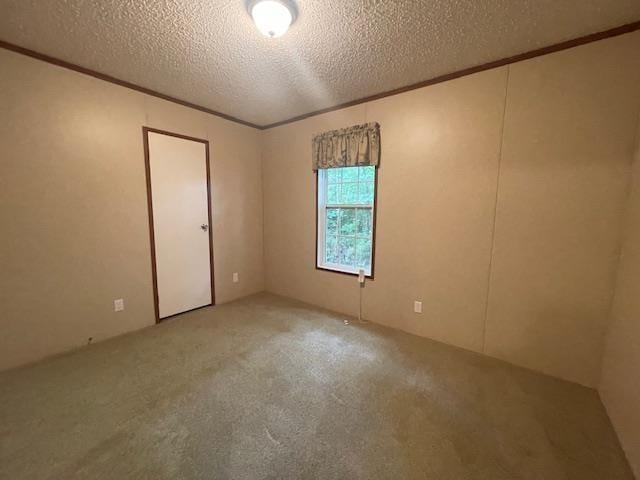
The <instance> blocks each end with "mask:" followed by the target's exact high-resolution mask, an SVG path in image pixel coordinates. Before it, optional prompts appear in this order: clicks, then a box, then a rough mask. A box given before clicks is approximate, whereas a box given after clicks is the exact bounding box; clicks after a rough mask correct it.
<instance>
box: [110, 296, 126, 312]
mask: <svg viewBox="0 0 640 480" xmlns="http://www.w3.org/2000/svg"><path fill="white" fill-rule="evenodd" d="M113 310H114V311H116V312H121V311H122V310H124V300H123V299H122V298H118V299H117V300H114V301H113Z"/></svg>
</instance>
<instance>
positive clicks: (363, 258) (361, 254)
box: [356, 238, 371, 270]
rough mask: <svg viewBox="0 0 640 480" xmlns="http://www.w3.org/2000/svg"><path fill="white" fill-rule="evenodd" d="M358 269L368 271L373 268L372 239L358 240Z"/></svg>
mask: <svg viewBox="0 0 640 480" xmlns="http://www.w3.org/2000/svg"><path fill="white" fill-rule="evenodd" d="M356 267H358V268H364V269H366V270H368V269H369V267H371V239H370V238H358V240H357V243H356Z"/></svg>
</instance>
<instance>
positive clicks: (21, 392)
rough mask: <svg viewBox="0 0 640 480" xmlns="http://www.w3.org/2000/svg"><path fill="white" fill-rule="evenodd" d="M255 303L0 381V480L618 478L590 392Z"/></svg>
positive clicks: (293, 307) (412, 340) (310, 313)
mask: <svg viewBox="0 0 640 480" xmlns="http://www.w3.org/2000/svg"><path fill="white" fill-rule="evenodd" d="M343 320H344V317H342V316H340V315H338V314H333V313H330V312H326V311H323V310H320V309H316V308H313V307H310V306H308V305H304V304H301V303H298V302H294V301H291V300H288V299H284V298H282V297H277V296H273V295H269V294H259V295H255V296H252V297H248V298H245V299H242V300H239V301H236V302H233V303H229V304H226V305H222V306H219V307H214V308H207V309H202V310H198V311H194V312H191V313H187V314H184V315H181V316H179V317H176V318H173V319H171V320H168V321H166V322H163V323H162V324H160V325H159V326H155V327H151V328H147V329H144V330H141V331H138V332H135V333H132V334H128V335H124V336H121V337H118V338H115V339H111V340H108V341H105V342H101V343H98V344H95V345H91V346H88V347H85V348H82V349H80V350H77V351H75V352H72V353H69V354H65V355H61V356H58V357H54V358H51V359H47V360H45V361H42V362H39V363H37V364H34V365H31V366H27V367H23V368H18V369H14V370H10V371H7V372H4V373H1V374H0V478H2V479H11V480H22V479H29V480H38V479H51V480H53V479H56V480H57V479H64V480H70V479H92V480H95V479H113V480H127V479H154V480H164V479H252V480H253V479H322V480H330V479H433V480H463V479H473V480H481V479H486V480H502V479H504V480H516V479H527V480H534V479H535V480H556V479H557V480H561V479H562V480H573V479H575V480H604V479H606V480H623V479H624V480H627V479H633V475H632V473H631V471H630V469H629V466H628V464H627V463H626V461H625V458H624V454H623V452H622V450H621V449H620V446H619V444H618V441H617V438H616V435H615V433H614V431H613V429H612V427H611V424H610V422H609V419H608V418H607V415H606V413H605V411H604V408H603V407H602V404H601V402H600V399H599V397H598V394H597V393H596V392H595V391H594V390H591V389H588V388H584V387H581V386H578V385H575V384H571V383H568V382H564V381H561V380H557V379H554V378H551V377H548V376H544V375H541V374H537V373H534V372H531V371H528V370H525V369H521V368H517V367H514V366H511V365H508V364H506V363H503V362H501V361H498V360H494V359H490V358H487V357H483V356H481V355H477V354H474V353H471V352H467V351H463V350H460V349H457V348H454V347H450V346H446V345H443V344H440V343H437V342H434V341H430V340H428V339H424V338H419V337H416V336H412V335H409V334H405V333H402V332H398V331H394V330H391V329H388V328H384V327H381V326H377V325H373V324H359V323H357V321H355V322H352V323H351V324H350V325H346V326H345V325H344V324H343Z"/></svg>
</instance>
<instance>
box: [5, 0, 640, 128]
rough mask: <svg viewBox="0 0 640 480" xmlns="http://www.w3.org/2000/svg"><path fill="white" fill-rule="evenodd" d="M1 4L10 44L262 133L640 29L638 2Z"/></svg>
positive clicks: (104, 0)
mask: <svg viewBox="0 0 640 480" xmlns="http://www.w3.org/2000/svg"><path fill="white" fill-rule="evenodd" d="M297 3H298V9H299V15H298V18H297V20H296V22H295V23H294V25H293V26H292V28H291V30H290V31H289V32H288V33H287V34H286V35H285V36H284V37H282V38H280V39H275V40H274V39H268V38H266V37H264V36H262V35H261V34H260V33H259V32H258V30H257V29H256V28H255V26H254V25H253V23H252V21H251V18H250V17H249V15H248V13H247V12H246V8H245V2H244V1H243V0H173V1H170V0H164V1H158V0H135V1H123V0H120V1H118V0H0V39H2V40H5V41H8V42H11V43H15V44H17V45H20V46H22V47H26V48H29V49H32V50H36V51H38V52H41V53H45V54H48V55H51V56H54V57H57V58H60V59H62V60H66V61H68V62H72V63H75V64H78V65H81V66H83V67H86V68H90V69H93V70H97V71H99V72H102V73H106V74H109V75H112V76H114V77H116V78H119V79H122V80H126V81H129V82H132V83H135V84H138V85H141V86H143V87H147V88H150V89H153V90H156V91H158V92H161V93H164V94H167V95H171V96H173V97H176V98H180V99H182V100H186V101H189V102H192V103H195V104H198V105H202V106H204V107H208V108H211V109H214V110H217V111H219V112H222V113H226V114H229V115H233V116H236V117H238V118H241V119H243V120H246V121H249V122H253V123H256V124H259V125H265V124H270V123H274V122H277V121H281V120H284V119H287V118H291V117H294V116H297V115H301V114H304V113H308V112H310V111H314V110H318V109H321V108H326V107H330V106H333V105H336V104H340V103H344V102H348V101H351V100H355V99H359V98H363V97H367V96H370V95H374V94H376V93H380V92H384V91H388V90H391V89H394V88H398V87H402V86H405V85H408V84H412V83H416V82H419V81H422V80H426V79H429V78H433V77H436V76H438V75H442V74H446V73H450V72H453V71H457V70H460V69H463V68H467V67H471V66H474V65H478V64H482V63H486V62H488V61H491V60H496V59H500V58H504V57H508V56H511V55H515V54H518V53H523V52H525V51H529V50H532V49H535V48H539V47H543V46H547V45H550V44H554V43H557V42H560V41H563V40H569V39H572V38H576V37H579V36H583V35H586V34H589V33H593V32H597V31H601V30H606V29H608V28H612V27H616V26H619V25H622V24H624V23H629V22H632V21H636V20H638V19H640V1H638V0H616V1H612V0H520V1H512V0H482V1H478V0H453V1H452V0H430V1H429V0H421V1H416V0H414V1H410V0H349V1H345V0H322V1H320V0H315V1H313V0H298V2H297Z"/></svg>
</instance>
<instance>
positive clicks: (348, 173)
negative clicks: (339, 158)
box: [339, 167, 359, 182]
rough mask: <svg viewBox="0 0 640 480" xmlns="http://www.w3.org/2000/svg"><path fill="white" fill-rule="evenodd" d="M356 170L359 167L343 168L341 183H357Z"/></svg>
mask: <svg viewBox="0 0 640 480" xmlns="http://www.w3.org/2000/svg"><path fill="white" fill-rule="evenodd" d="M358 169H359V167H344V168H340V169H339V170H342V181H343V182H357V181H358Z"/></svg>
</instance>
